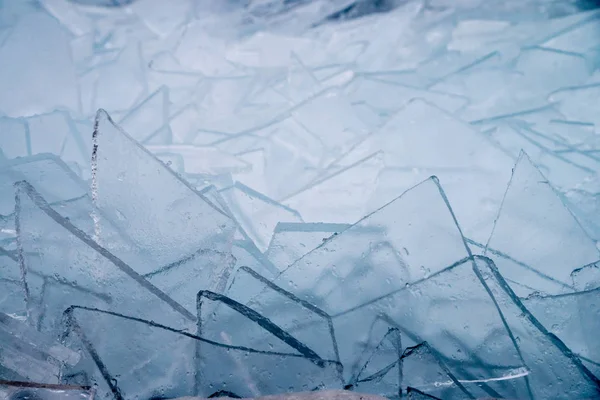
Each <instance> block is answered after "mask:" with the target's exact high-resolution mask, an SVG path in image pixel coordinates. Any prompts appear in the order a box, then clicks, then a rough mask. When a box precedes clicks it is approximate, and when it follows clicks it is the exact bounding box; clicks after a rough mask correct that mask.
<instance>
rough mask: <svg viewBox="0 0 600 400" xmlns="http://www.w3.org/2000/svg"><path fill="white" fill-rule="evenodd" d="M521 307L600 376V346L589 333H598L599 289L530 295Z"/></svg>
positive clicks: (599, 325) (599, 320) (599, 327)
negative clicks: (560, 293) (548, 294)
mask: <svg viewBox="0 0 600 400" xmlns="http://www.w3.org/2000/svg"><path fill="white" fill-rule="evenodd" d="M523 304H524V305H525V307H527V309H528V310H529V311H530V312H531V313H532V314H533V315H534V316H535V318H537V319H538V321H539V322H540V323H541V324H542V325H543V326H544V327H545V328H546V329H548V331H549V332H551V333H552V334H554V335H556V336H557V337H558V338H559V339H560V340H561V341H562V342H564V344H565V345H567V346H568V348H569V350H571V351H573V353H575V355H577V356H578V357H579V359H580V360H581V362H582V363H583V364H584V365H585V366H586V367H588V368H589V369H590V371H592V372H593V373H594V374H595V375H596V376H597V377H600V343H599V342H598V340H597V339H596V338H595V337H594V335H593V334H592V332H598V331H599V330H600V289H592V290H586V291H582V292H576V293H568V294H562V295H554V296H535V295H533V296H530V297H529V298H527V299H524V300H523Z"/></svg>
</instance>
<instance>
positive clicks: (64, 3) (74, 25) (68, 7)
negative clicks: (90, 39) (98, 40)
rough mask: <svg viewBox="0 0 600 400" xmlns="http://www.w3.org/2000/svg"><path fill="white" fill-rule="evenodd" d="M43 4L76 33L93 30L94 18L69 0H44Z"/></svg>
mask: <svg viewBox="0 0 600 400" xmlns="http://www.w3.org/2000/svg"><path fill="white" fill-rule="evenodd" d="M41 4H42V6H43V7H44V8H45V9H46V10H48V12H49V13H50V14H51V15H53V16H54V17H55V18H56V19H57V20H59V21H60V23H61V24H62V25H63V26H65V27H66V28H67V29H69V31H71V33H73V34H74V35H76V36H81V35H84V34H86V33H90V32H91V31H92V20H91V19H90V18H89V17H88V16H87V15H85V14H84V13H81V12H80V11H79V10H78V9H77V8H76V7H75V6H74V5H73V4H72V3H71V2H69V1H68V0H42V1H41Z"/></svg>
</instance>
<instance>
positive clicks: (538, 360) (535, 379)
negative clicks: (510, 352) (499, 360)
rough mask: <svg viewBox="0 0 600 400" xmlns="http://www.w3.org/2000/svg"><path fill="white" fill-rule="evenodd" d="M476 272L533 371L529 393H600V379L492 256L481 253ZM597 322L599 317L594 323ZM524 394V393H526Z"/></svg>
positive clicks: (547, 395) (529, 376) (554, 395)
mask: <svg viewBox="0 0 600 400" xmlns="http://www.w3.org/2000/svg"><path fill="white" fill-rule="evenodd" d="M474 272H475V274H476V275H477V277H478V278H479V279H480V281H481V284H482V285H483V286H484V287H485V289H486V290H487V291H488V292H489V293H490V294H491V295H492V296H493V299H494V301H495V305H496V306H497V307H498V312H499V313H501V314H500V315H502V316H503V322H504V324H505V326H506V327H507V328H508V329H509V334H510V337H511V340H512V341H513V342H514V344H515V346H516V347H517V349H518V351H519V357H520V358H521V360H522V362H523V363H524V365H525V366H526V368H527V370H528V371H529V373H528V374H527V375H525V376H524V378H525V379H526V380H527V393H528V397H531V398H557V399H559V398H560V399H571V398H594V397H597V396H599V395H600V379H598V378H597V377H596V376H594V375H593V374H592V372H591V371H590V370H589V369H588V368H587V367H586V366H585V365H584V364H582V362H581V360H580V359H579V358H578V357H577V356H576V355H575V354H573V352H572V350H571V349H569V348H568V347H567V345H566V344H565V343H564V342H563V341H562V340H561V339H559V337H557V336H555V335H554V334H552V333H550V332H549V330H548V329H547V328H546V327H545V326H544V325H542V323H541V322H540V320H538V319H537V318H536V316H535V315H533V314H532V313H531V312H530V311H529V310H528V309H527V308H526V306H525V305H524V304H523V303H522V302H521V301H520V300H519V299H518V298H517V296H516V295H515V293H514V292H513V291H512V289H511V288H510V286H509V285H508V283H507V282H506V281H505V280H504V278H503V277H502V275H501V274H500V271H499V270H498V268H496V266H495V265H494V263H493V262H492V260H490V259H489V258H485V257H477V258H476V259H475V265H474ZM592 304H597V303H596V302H593V303H592ZM594 308H596V307H594ZM592 312H594V311H592ZM542 318H543V316H542ZM591 318H592V319H593V317H591ZM596 323H597V318H595V320H594V322H593V324H596ZM596 350H597V347H596ZM550 377H552V378H550ZM548 379H552V380H553V382H554V384H553V385H548ZM507 382H509V381H507ZM521 396H523V397H524V396H525V393H522V394H521Z"/></svg>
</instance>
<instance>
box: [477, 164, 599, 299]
mask: <svg viewBox="0 0 600 400" xmlns="http://www.w3.org/2000/svg"><path fill="white" fill-rule="evenodd" d="M517 225H518V226H519V231H520V233H519V235H520V238H521V239H520V240H519V241H515V240H514V238H513V235H514V228H515V227H516V226H517ZM566 243H569V244H568V246H569V248H571V249H577V250H576V251H574V252H568V253H565V252H562V251H558V250H557V249H559V248H561V246H562V245H566ZM485 253H486V254H489V256H490V257H493V258H494V259H495V261H496V263H497V266H498V268H499V270H500V271H501V273H502V275H503V276H504V277H505V278H506V279H507V280H509V281H510V282H511V283H512V282H515V284H514V285H513V286H514V287H515V290H516V291H517V293H519V294H520V295H524V296H527V295H528V294H531V293H532V292H533V291H538V292H542V293H547V294H559V293H567V292H572V291H574V289H573V287H572V282H571V278H570V275H571V271H573V270H574V269H575V268H579V267H582V266H584V265H587V264H590V263H594V262H596V261H597V260H598V258H599V253H598V249H597V248H596V244H595V243H594V241H593V240H592V239H591V238H589V236H588V235H587V233H586V232H585V231H584V230H583V229H582V227H581V226H580V224H579V222H578V221H577V220H576V219H575V218H574V216H573V215H572V214H571V212H570V211H569V209H568V208H567V207H566V206H565V204H564V203H563V202H562V201H561V199H560V197H558V195H557V194H556V193H555V191H554V189H553V188H552V187H551V186H550V184H549V182H548V181H547V180H546V178H545V177H544V176H543V174H542V173H541V172H540V171H539V170H538V169H537V168H536V167H535V165H533V164H532V162H531V161H530V159H529V157H528V156H527V155H526V154H525V153H522V154H521V156H520V157H519V160H518V161H517V164H516V166H515V169H514V170H513V176H512V178H511V181H510V183H509V185H508V188H507V190H506V194H505V196H504V200H503V202H502V206H501V207H500V209H499V213H498V217H497V218H496V222H495V223H494V229H493V231H492V233H491V236H490V238H489V240H488V242H487V245H486V250H485Z"/></svg>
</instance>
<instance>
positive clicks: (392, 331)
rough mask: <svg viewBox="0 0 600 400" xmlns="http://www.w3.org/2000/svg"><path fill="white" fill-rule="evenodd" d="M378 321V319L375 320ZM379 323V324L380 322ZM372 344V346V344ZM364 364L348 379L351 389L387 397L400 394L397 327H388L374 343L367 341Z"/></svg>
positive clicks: (400, 366)
mask: <svg viewBox="0 0 600 400" xmlns="http://www.w3.org/2000/svg"><path fill="white" fill-rule="evenodd" d="M377 322H380V320H378V321H376V323H377ZM380 325H381V324H380ZM373 345H374V346H373ZM368 346H369V347H367V348H366V349H365V353H366V354H365V356H366V357H365V359H364V360H362V361H364V364H363V365H361V366H360V368H359V369H358V371H357V372H356V373H355V376H354V377H353V378H352V380H351V381H350V385H351V386H352V388H353V390H356V391H357V392H361V393H373V394H379V395H385V396H386V397H388V398H394V397H401V395H402V393H401V392H402V389H401V384H402V365H401V362H400V357H401V356H402V341H401V335H400V331H399V330H398V329H397V328H388V330H387V332H386V333H385V335H383V336H379V341H378V342H376V343H368Z"/></svg>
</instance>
